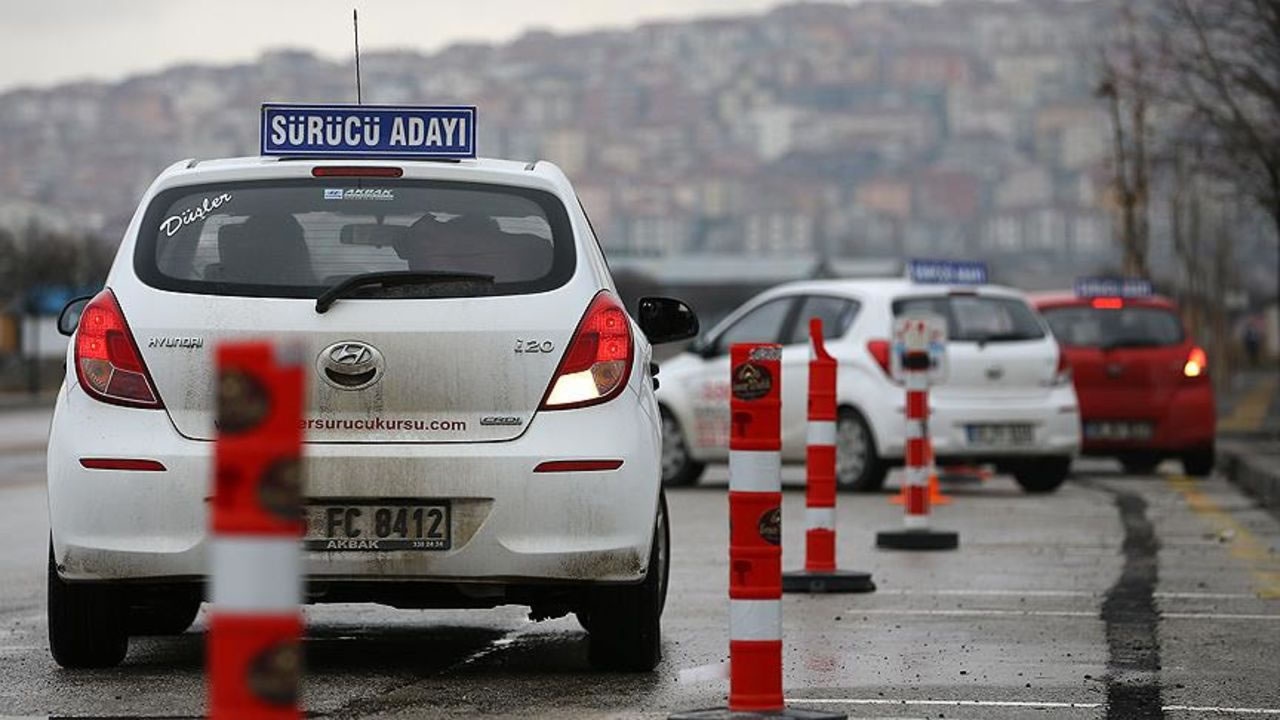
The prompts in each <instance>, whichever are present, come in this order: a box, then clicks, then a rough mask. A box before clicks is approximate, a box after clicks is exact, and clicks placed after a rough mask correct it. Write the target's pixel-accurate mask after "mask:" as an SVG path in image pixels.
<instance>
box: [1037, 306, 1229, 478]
mask: <svg viewBox="0 0 1280 720" xmlns="http://www.w3.org/2000/svg"><path fill="white" fill-rule="evenodd" d="M1037 305H1038V306H1039V308H1040V310H1041V312H1042V313H1044V317H1045V319H1046V320H1048V322H1049V326H1050V327H1052V328H1053V332H1054V335H1056V336H1057V337H1058V342H1059V343H1061V344H1062V347H1063V351H1064V352H1065V353H1066V355H1067V360H1068V362H1070V364H1071V368H1072V370H1073V373H1074V376H1075V385H1076V393H1077V394H1078V395H1079V397H1080V416H1081V421H1082V423H1083V428H1084V442H1083V451H1084V453H1085V454H1088V455H1102V456H1108V457H1115V458H1118V459H1119V460H1120V461H1121V462H1122V463H1123V464H1124V466H1125V469H1126V470H1128V471H1130V472H1134V473H1147V472H1151V471H1152V470H1154V469H1155V467H1156V465H1157V464H1158V463H1160V461H1162V460H1164V459H1165V458H1176V459H1180V460H1182V464H1183V467H1184V469H1185V470H1186V472H1187V474H1188V475H1207V474H1209V472H1211V471H1212V470H1213V457H1214V456H1213V447H1214V432H1215V422H1216V420H1215V413H1216V408H1215V406H1214V397H1213V383H1212V382H1211V381H1210V379H1209V367H1208V361H1207V357H1206V354H1205V351H1204V349H1203V348H1201V347H1199V346H1198V345H1196V344H1195V342H1194V341H1192V339H1191V337H1190V336H1189V335H1188V334H1187V332H1186V330H1185V328H1184V327H1183V324H1182V319H1181V318H1180V317H1179V316H1178V312H1177V307H1176V306H1175V305H1174V304H1173V303H1172V302H1171V301H1169V300H1167V299H1165V298H1161V297H1157V296H1149V297H1140V298H1134V297H1109V296H1107V297H1074V296H1070V295H1056V296H1050V295H1045V296H1042V297H1040V298H1038V300H1037Z"/></svg>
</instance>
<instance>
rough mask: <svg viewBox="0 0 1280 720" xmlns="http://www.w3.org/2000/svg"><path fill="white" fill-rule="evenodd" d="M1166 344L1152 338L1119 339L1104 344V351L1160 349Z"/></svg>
mask: <svg viewBox="0 0 1280 720" xmlns="http://www.w3.org/2000/svg"><path fill="white" fill-rule="evenodd" d="M1163 344H1164V343H1162V342H1160V341H1159V340H1153V339H1151V338H1117V339H1115V340H1110V341H1108V342H1105V343H1103V344H1102V349H1103V350H1115V349H1116V348H1122V347H1129V348H1133V347H1160V346H1161V345H1163Z"/></svg>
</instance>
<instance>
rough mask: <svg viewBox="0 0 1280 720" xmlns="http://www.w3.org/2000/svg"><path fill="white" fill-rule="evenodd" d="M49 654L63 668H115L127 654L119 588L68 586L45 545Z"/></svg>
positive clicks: (80, 584) (74, 584) (69, 584)
mask: <svg viewBox="0 0 1280 720" xmlns="http://www.w3.org/2000/svg"><path fill="white" fill-rule="evenodd" d="M48 580H49V598H48V612H49V652H50V653H52V654H53V659H54V661H56V662H57V663H58V664H59V665H61V666H62V667H65V668H104V667H114V666H116V665H119V664H120V662H121V661H123V660H124V656H125V654H126V653H127V652H128V651H129V634H128V631H127V628H126V625H125V611H126V608H125V604H124V600H123V597H122V594H121V592H120V589H119V588H116V587H113V586H111V585H105V584H97V583H83V584H82V583H69V582H66V581H65V580H63V579H62V578H61V577H59V576H58V568H57V566H56V565H55V564H54V560H53V543H52V542H50V543H49V577H48Z"/></svg>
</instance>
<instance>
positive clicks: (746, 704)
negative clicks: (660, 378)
mask: <svg viewBox="0 0 1280 720" xmlns="http://www.w3.org/2000/svg"><path fill="white" fill-rule="evenodd" d="M781 360H782V346H780V345H774V344H766V343H739V344H736V345H734V346H733V347H732V348H731V349H730V368H731V369H730V380H729V381H730V393H731V400H730V403H729V415H730V417H729V422H730V427H729V706H728V707H727V708H717V709H714V710H699V711H695V712H691V713H678V714H676V715H672V716H671V717H672V718H674V719H676V720H694V719H698V720H705V719H706V718H735V717H736V718H741V717H743V716H744V715H743V714H744V713H766V714H768V715H769V716H770V717H806V718H823V719H826V718H844V717H846V716H845V715H843V714H830V713H826V712H822V711H812V710H795V711H788V710H787V708H786V703H785V702H784V701H783V696H782V544H781V543H782V362H781Z"/></svg>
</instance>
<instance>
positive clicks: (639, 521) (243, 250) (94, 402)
mask: <svg viewBox="0 0 1280 720" xmlns="http://www.w3.org/2000/svg"><path fill="white" fill-rule="evenodd" d="M77 318H78V319H77ZM637 320H638V322H637ZM59 325H60V328H61V329H63V330H64V332H67V333H71V332H73V331H74V336H73V338H72V340H71V346H70V349H69V352H68V358H67V376H66V380H65V382H64V384H63V386H62V389H61V391H60V392H59V394H58V398H57V403H56V406H55V410H54V417H53V425H52V430H51V432H50V437H49V450H48V492H49V515H50V526H51V537H50V547H49V570H48V575H49V577H48V584H49V585H48V587H49V594H48V616H49V638H50V646H51V650H52V653H53V656H54V658H55V660H57V662H58V663H59V664H61V665H64V666H68V667H101V666H109V665H114V664H116V663H119V662H120V661H121V660H122V659H123V658H124V656H125V653H126V650H127V645H128V636H129V635H138V634H169V633H180V632H182V631H183V630H185V629H186V628H187V626H188V625H190V624H191V622H192V619H193V618H194V617H195V615H196V611H197V609H198V607H199V605H200V601H201V590H202V581H203V577H204V575H205V573H206V557H207V555H206V548H207V547H208V543H207V540H208V534H207V529H206V528H207V525H208V519H207V503H208V500H209V492H210V487H211V472H212V454H213V446H214V439H215V437H216V429H215V425H214V411H215V402H214V392H213V388H214V375H215V368H214V353H213V351H214V348H215V347H216V346H217V345H218V344H219V343H220V342H223V341H235V340H241V339H261V338H271V339H274V340H277V341H279V342H282V343H288V344H289V345H291V346H292V347H295V348H298V349H299V350H300V351H301V352H302V353H303V357H305V358H306V360H305V363H304V367H305V368H306V373H307V390H306V393H305V399H304V408H303V423H304V425H305V430H306V441H305V445H304V455H305V457H306V463H305V465H304V467H305V470H304V478H303V487H304V488H305V498H304V502H305V505H306V511H307V518H308V530H307V536H306V538H305V539H304V547H305V549H306V552H305V570H306V573H307V580H308V598H309V601H311V602H378V603H383V604H388V605H393V606H396V607H409V608H432V607H446V608H450V607H468V608H470V607H474V608H487V607H495V606H498V605H504V604H517V605H527V606H530V607H531V609H532V614H533V615H534V616H536V617H540V618H545V617H555V616H558V615H563V614H565V613H568V612H573V613H576V614H577V615H578V617H579V619H580V620H581V622H582V624H583V626H584V627H587V628H589V630H590V645H589V656H590V659H591V662H592V663H593V664H594V665H596V666H599V667H603V668H611V669H620V670H631V671H647V670H650V669H652V668H653V666H654V665H655V664H656V663H657V661H658V658H659V656H660V648H661V644H660V638H659V618H660V615H661V612H662V607H663V599H664V597H665V593H666V578H667V568H668V562H669V558H670V555H669V553H668V549H667V548H668V529H667V527H668V526H667V516H666V505H665V501H664V500H663V497H662V488H661V480H660V469H659V455H660V449H661V428H660V420H659V413H658V406H657V402H656V400H655V397H654V387H653V386H654V381H653V378H652V377H651V370H650V362H649V360H650V354H651V352H650V340H652V341H654V342H661V341H670V340H674V339H677V338H684V339H687V338H689V337H692V336H693V335H694V334H696V332H697V321H696V318H695V317H694V316H693V315H692V313H691V312H690V311H689V309H688V307H687V306H685V305H683V304H682V303H679V302H678V301H674V300H668V299H663V298H646V299H645V300H642V301H641V307H640V313H639V315H638V316H637V318H636V319H635V320H633V319H632V318H631V317H630V316H629V315H628V313H627V312H626V310H625V309H624V308H623V306H622V304H621V302H620V301H619V299H618V295H617V291H616V289H615V287H614V283H613V280H612V278H611V277H610V274H609V270H608V268H607V267H606V265H605V261H604V257H603V254H602V252H601V250H600V248H599V245H598V243H597V241H596V238H595V235H594V234H593V232H592V230H591V228H590V225H589V223H588V221H587V218H586V216H585V214H584V213H583V211H582V208H581V205H580V204H579V203H578V201H577V198H576V196H575V194H574V191H573V188H572V187H571V186H570V184H569V181H568V179H567V178H566V177H565V176H564V174H563V173H562V172H561V171H560V170H559V169H558V168H557V167H555V166H554V165H552V164H550V163H546V162H540V163H528V164H526V163H524V162H510V161H502V160H485V159H479V160H477V159H466V160H460V161H453V162H432V161H419V160H351V159H343V160H330V159H303V158H290V159H288V160H281V159H278V158H275V157H250V158H238V159H226V160H213V161H202V162H197V161H194V160H192V161H184V162H181V163H178V164H175V165H174V166H172V167H170V168H169V169H167V170H165V171H164V172H163V173H162V174H161V175H160V176H159V177H158V178H157V179H156V180H155V182H154V183H153V184H152V185H151V187H150V189H149V190H147V192H146V194H145V196H144V197H143V198H142V201H141V204H140V205H139V207H138V210H137V213H136V214H135V215H134V217H133V220H132V222H131V223H130V225H129V227H128V230H127V231H126V234H125V237H124V240H123V242H122V243H121V245H120V249H119V252H118V254H117V256H116V260H115V263H114V265H113V266H112V268H111V271H110V274H109V275H108V277H107V282H106V289H104V290H103V291H102V292H101V293H99V294H98V295H97V296H96V297H94V298H93V299H92V300H90V301H88V302H87V305H86V304H85V302H84V301H80V302H79V303H73V305H71V306H68V308H67V310H64V313H63V317H62V318H60V320H59ZM335 519H336V521H335Z"/></svg>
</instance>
